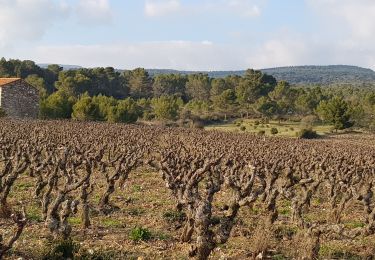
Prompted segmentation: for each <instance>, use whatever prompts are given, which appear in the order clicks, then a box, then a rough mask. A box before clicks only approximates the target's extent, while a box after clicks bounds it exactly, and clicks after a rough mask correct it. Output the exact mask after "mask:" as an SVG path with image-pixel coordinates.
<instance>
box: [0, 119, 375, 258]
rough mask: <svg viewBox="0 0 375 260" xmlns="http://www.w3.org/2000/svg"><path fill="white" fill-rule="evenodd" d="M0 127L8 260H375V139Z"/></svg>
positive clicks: (71, 125)
mask: <svg viewBox="0 0 375 260" xmlns="http://www.w3.org/2000/svg"><path fill="white" fill-rule="evenodd" d="M0 125H1V127H0V259H2V258H4V259H18V258H19V257H22V258H24V259H43V258H44V259H64V257H66V254H69V253H70V252H68V253H67V252H65V251H67V250H65V251H64V250H60V251H59V248H60V249H61V248H63V249H64V248H71V251H72V252H71V253H72V254H73V253H74V258H75V259H189V258H194V259H202V260H203V259H208V258H212V259H266V258H271V259H319V258H341V259H342V258H351V259H362V258H365V259H367V258H368V259H370V258H371V257H372V256H374V255H375V197H374V192H375V149H374V147H375V141H374V140H375V139H374V138H373V137H367V138H364V139H360V140H359V141H358V142H356V141H353V140H348V139H345V138H343V139H321V140H298V139H288V138H276V137H263V136H255V135H251V134H245V133H226V132H217V131H204V130H189V129H180V128H163V127H155V126H138V125H121V124H106V123H78V122H69V121H17V120H4V121H0ZM56 245H58V246H56ZM70 257H71V256H70Z"/></svg>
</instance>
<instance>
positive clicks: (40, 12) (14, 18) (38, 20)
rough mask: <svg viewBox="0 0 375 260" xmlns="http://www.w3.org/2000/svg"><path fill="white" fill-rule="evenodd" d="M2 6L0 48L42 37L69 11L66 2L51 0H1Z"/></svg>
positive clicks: (0, 10)
mask: <svg viewBox="0 0 375 260" xmlns="http://www.w3.org/2000/svg"><path fill="white" fill-rule="evenodd" d="M0 6H1V8H0V48H5V47H8V46H11V45H13V44H14V43H16V42H19V41H33V40H38V39H40V38H41V37H42V36H43V35H44V33H45V32H46V31H47V29H48V28H49V27H51V26H52V25H53V23H55V22H56V21H57V20H59V19H61V18H62V17H64V16H66V15H67V13H68V11H69V7H68V6H67V5H66V4H64V2H62V1H49V0H0Z"/></svg>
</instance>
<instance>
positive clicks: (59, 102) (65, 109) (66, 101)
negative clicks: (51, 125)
mask: <svg viewBox="0 0 375 260" xmlns="http://www.w3.org/2000/svg"><path fill="white" fill-rule="evenodd" d="M74 103H75V98H74V97H72V96H70V95H69V94H68V93H67V92H65V91H57V92H55V93H53V94H52V95H50V96H48V97H47V98H46V99H42V100H41V103H40V116H41V118H43V119H47V118H50V119H64V118H70V117H71V114H72V112H73V105H74Z"/></svg>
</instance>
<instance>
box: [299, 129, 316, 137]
mask: <svg viewBox="0 0 375 260" xmlns="http://www.w3.org/2000/svg"><path fill="white" fill-rule="evenodd" d="M297 137H298V138H300V139H316V138H318V137H319V135H318V134H317V133H316V131H314V130H312V129H311V128H303V129H301V130H300V131H299V132H297Z"/></svg>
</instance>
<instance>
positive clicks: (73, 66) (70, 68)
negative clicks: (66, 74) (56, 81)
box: [37, 63, 83, 70]
mask: <svg viewBox="0 0 375 260" xmlns="http://www.w3.org/2000/svg"><path fill="white" fill-rule="evenodd" d="M51 64H52V63H41V64H37V65H38V66H39V67H41V68H43V69H46V68H47V67H48V65H51ZM58 65H59V66H60V67H63V69H64V70H77V69H82V68H83V67H82V66H78V65H66V64H58Z"/></svg>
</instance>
